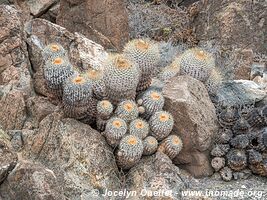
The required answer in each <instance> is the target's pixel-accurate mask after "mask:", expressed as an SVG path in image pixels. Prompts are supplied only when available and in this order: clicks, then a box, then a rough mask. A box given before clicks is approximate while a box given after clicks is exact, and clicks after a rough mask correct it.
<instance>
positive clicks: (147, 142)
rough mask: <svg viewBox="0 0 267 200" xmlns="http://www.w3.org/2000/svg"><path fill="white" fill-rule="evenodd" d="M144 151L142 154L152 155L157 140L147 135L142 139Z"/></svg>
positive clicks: (156, 146) (155, 149) (156, 147)
mask: <svg viewBox="0 0 267 200" xmlns="http://www.w3.org/2000/svg"><path fill="white" fill-rule="evenodd" d="M143 146H144V151H143V155H145V156H147V155H152V154H153V153H155V152H156V151H157V149H158V141H157V139H156V138H154V137H153V136H148V137H146V138H145V139H144V140H143Z"/></svg>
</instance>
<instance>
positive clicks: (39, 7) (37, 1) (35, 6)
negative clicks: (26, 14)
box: [26, 0, 58, 17]
mask: <svg viewBox="0 0 267 200" xmlns="http://www.w3.org/2000/svg"><path fill="white" fill-rule="evenodd" d="M57 1H58V0H34V1H32V0H26V2H27V5H28V6H29V9H30V13H31V14H32V15H33V16H34V17H39V16H40V15H42V14H43V13H45V12H46V11H47V10H48V9H49V8H50V7H52V6H53V5H55V4H56V3H57Z"/></svg>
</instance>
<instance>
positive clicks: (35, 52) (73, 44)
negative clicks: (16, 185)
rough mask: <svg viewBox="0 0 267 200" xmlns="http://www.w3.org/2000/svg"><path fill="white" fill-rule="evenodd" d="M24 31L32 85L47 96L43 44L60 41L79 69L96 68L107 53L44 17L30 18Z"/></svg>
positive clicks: (99, 46)
mask: <svg viewBox="0 0 267 200" xmlns="http://www.w3.org/2000/svg"><path fill="white" fill-rule="evenodd" d="M25 31H26V33H27V43H28V45H29V54H30V59H31V63H32V67H33V70H34V72H35V73H34V87H35V89H36V92H38V93H39V94H42V95H44V96H49V94H48V92H47V90H46V88H45V87H44V85H45V84H44V83H45V81H44V78H43V74H42V71H43V70H42V67H43V59H42V56H41V51H42V49H43V47H44V46H45V45H48V44H49V43H52V42H58V43H60V44H61V45H62V46H63V47H64V48H65V49H66V50H68V51H69V58H70V60H71V63H72V64H73V65H74V66H77V67H79V68H80V69H87V68H88V67H93V68H97V69H98V68H100V67H101V66H102V63H103V61H104V60H105V58H106V57H107V53H106V52H105V50H104V48H103V47H102V46H101V45H99V44H96V43H94V42H93V41H91V40H88V39H87V38H85V37H84V36H82V35H80V34H78V33H75V34H72V33H70V32H69V31H67V30H66V29H65V28H63V27H61V26H58V25H56V24H53V23H51V22H49V21H47V20H44V19H34V20H31V21H30V22H28V23H27V24H26V26H25Z"/></svg>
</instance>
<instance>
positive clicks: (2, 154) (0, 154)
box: [0, 129, 18, 196]
mask: <svg viewBox="0 0 267 200" xmlns="http://www.w3.org/2000/svg"><path fill="white" fill-rule="evenodd" d="M10 147H11V145H10V141H9V137H8V135H7V134H6V133H5V132H4V131H3V130H2V129H0V184H1V183H2V182H3V181H4V180H5V178H6V177H7V175H8V174H9V172H10V171H11V170H12V169H13V168H14V167H15V166H16V164H17V160H18V157H17V154H16V153H14V152H13V151H12V150H11V148H10ZM0 196H1V194H0Z"/></svg>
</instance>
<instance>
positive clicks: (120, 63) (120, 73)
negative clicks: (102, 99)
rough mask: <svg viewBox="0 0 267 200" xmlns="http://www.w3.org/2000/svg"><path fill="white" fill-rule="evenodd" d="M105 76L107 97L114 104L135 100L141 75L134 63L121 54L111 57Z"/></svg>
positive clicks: (106, 66)
mask: <svg viewBox="0 0 267 200" xmlns="http://www.w3.org/2000/svg"><path fill="white" fill-rule="evenodd" d="M104 74H105V78H104V82H105V85H106V92H107V96H108V99H109V100H110V101H111V102H112V103H113V104H118V103H119V102H121V101H123V100H127V99H135V95H136V87H137V85H138V81H139V75H140V73H139V70H138V66H137V65H136V64H135V63H134V62H132V61H130V60H129V59H127V58H126V57H125V56H123V55H120V54H115V55H111V56H109V59H107V61H106V63H105V68H104Z"/></svg>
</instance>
